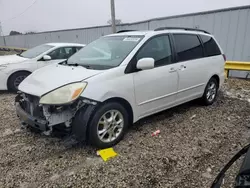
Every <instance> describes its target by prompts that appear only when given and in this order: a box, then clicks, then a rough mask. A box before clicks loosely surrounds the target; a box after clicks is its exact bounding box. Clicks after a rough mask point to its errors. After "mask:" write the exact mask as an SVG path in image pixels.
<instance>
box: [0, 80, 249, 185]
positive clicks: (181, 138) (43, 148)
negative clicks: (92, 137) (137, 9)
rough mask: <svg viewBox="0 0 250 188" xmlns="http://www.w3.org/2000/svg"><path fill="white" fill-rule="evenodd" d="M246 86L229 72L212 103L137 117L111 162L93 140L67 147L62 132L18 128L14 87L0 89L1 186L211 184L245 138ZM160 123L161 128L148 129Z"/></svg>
mask: <svg viewBox="0 0 250 188" xmlns="http://www.w3.org/2000/svg"><path fill="white" fill-rule="evenodd" d="M249 91H250V82H248V81H242V80H231V79H230V80H229V81H228V82H227V83H226V84H225V85H224V88H223V89H222V92H221V93H220V96H219V98H218V100H217V102H216V103H215V104H214V105H212V106H209V107H203V106H200V105H198V104H197V103H195V102H192V103H188V104H185V105H182V106H179V107H176V108H174V109H171V110H167V111H164V112H162V113H160V114H157V115H154V116H151V117H149V118H146V119H143V120H141V121H140V122H138V123H136V124H135V125H133V126H132V127H131V128H130V130H129V131H128V133H127V135H126V137H125V138H124V140H123V141H122V142H120V143H119V144H118V145H117V146H116V147H114V149H115V151H116V152H117V153H118V154H119V155H118V157H116V158H113V159H111V160H110V161H108V162H103V161H102V160H101V159H100V157H98V156H97V155H96V150H95V149H94V148H91V147H88V146H82V147H77V148H71V149H66V148H65V147H64V145H63V144H62V139H60V138H53V137H46V136H42V135H38V134H34V133H30V132H28V131H27V130H21V129H20V126H19V121H18V119H17V117H16V115H15V109H14V104H13V102H14V96H15V95H14V94H9V93H0V117H1V121H0V187H4V188H8V187H21V188H28V187H30V188H34V187H98V188H99V187H105V188H107V187H126V188H127V187H136V188H137V187H138V188H139V187H143V188H147V187H149V188H151V187H164V188H165V187H166V188H167V187H173V188H192V187H194V188H198V187H199V188H206V187H209V186H210V185H211V183H212V181H213V179H214V177H215V175H217V173H218V172H219V170H220V168H222V167H223V165H224V164H225V163H226V162H228V160H229V159H230V158H231V157H232V156H233V155H234V154H235V153H236V152H237V151H238V150H239V149H240V148H241V147H243V146H244V145H246V144H247V143H248V142H249V135H250V130H249V128H247V126H248V125H250V117H249V114H250V108H249V103H248V98H249V99H250V92H249ZM157 129H160V130H161V134H160V135H159V136H157V137H151V133H152V132H153V131H155V130H157ZM239 165H240V163H239V162H238V163H237V164H236V165H235V166H234V167H233V168H232V170H231V171H230V173H229V174H228V176H227V178H226V179H225V182H226V184H225V185H224V188H228V187H230V184H231V183H232V182H233V179H234V175H235V173H237V171H238V168H239Z"/></svg>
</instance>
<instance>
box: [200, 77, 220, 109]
mask: <svg viewBox="0 0 250 188" xmlns="http://www.w3.org/2000/svg"><path fill="white" fill-rule="evenodd" d="M218 89H219V84H218V81H217V80H216V79H215V78H211V79H210V80H209V81H208V83H207V86H206V88H205V91H204V94H203V96H202V98H201V99H202V103H203V104H204V105H206V106H208V105H212V104H213V103H214V102H215V100H216V98H217V95H218Z"/></svg>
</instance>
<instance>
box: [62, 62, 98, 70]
mask: <svg viewBox="0 0 250 188" xmlns="http://www.w3.org/2000/svg"><path fill="white" fill-rule="evenodd" d="M64 63H65V65H68V66H74V67H78V66H81V67H84V68H86V69H93V68H92V67H91V66H90V65H81V64H78V63H68V61H65V62H63V63H62V64H64Z"/></svg>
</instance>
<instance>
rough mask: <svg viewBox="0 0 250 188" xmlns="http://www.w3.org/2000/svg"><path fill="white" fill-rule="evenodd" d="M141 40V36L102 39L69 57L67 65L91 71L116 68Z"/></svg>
mask: <svg viewBox="0 0 250 188" xmlns="http://www.w3.org/2000/svg"><path fill="white" fill-rule="evenodd" d="M142 38H143V36H111V37H102V38H100V39H98V40H96V41H94V42H92V43H90V44H88V45H87V46H86V47H84V48H82V49H81V50H80V51H79V52H77V53H76V54H74V55H73V56H71V57H70V58H69V59H68V64H78V65H80V66H86V67H89V68H91V69H109V68H113V67H117V66H119V65H120V64H121V63H122V61H123V60H124V59H125V58H126V57H127V56H128V54H129V53H130V52H131V51H132V50H133V49H134V48H135V47H136V45H137V44H138V43H139V42H140V41H141V39H142Z"/></svg>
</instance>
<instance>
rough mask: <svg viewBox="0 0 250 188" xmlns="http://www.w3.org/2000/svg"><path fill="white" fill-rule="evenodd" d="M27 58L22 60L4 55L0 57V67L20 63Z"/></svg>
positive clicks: (19, 57) (16, 56)
mask: <svg viewBox="0 0 250 188" xmlns="http://www.w3.org/2000/svg"><path fill="white" fill-rule="evenodd" d="M27 59H28V58H24V57H21V56H18V55H16V54H15V55H4V56H0V65H6V64H13V63H20V62H23V61H25V60H27Z"/></svg>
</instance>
